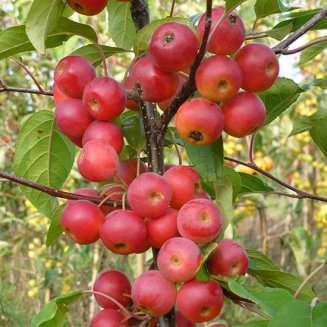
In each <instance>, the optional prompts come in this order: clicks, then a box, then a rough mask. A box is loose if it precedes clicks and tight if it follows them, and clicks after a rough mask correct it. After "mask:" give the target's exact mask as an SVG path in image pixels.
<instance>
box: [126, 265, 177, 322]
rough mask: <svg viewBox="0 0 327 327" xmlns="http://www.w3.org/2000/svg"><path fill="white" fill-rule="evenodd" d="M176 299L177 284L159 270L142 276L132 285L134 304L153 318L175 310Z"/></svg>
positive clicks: (150, 271)
mask: <svg viewBox="0 0 327 327" xmlns="http://www.w3.org/2000/svg"><path fill="white" fill-rule="evenodd" d="M175 299H176V288H175V284H174V283H173V282H171V281H169V280H168V279H166V278H165V277H164V276H163V275H162V274H161V273H160V272H159V271H158V270H149V271H147V272H145V273H143V274H141V275H140V276H138V277H137V278H136V280H135V282H134V283H133V285H132V300H133V302H134V304H135V305H136V306H138V307H139V308H140V309H141V310H142V311H144V312H146V313H148V314H150V315H151V316H153V317H158V316H162V315H165V314H166V313H168V312H169V311H170V310H171V309H172V308H173V306H174V304H175Z"/></svg>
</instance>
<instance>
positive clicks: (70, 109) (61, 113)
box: [55, 99, 93, 138]
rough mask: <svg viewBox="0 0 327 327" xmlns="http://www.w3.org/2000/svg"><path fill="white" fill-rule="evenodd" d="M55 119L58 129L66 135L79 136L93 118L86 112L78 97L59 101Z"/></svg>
mask: <svg viewBox="0 0 327 327" xmlns="http://www.w3.org/2000/svg"><path fill="white" fill-rule="evenodd" d="M55 120H56V123H57V125H58V128H59V129H60V131H61V132H62V133H63V134H65V135H66V136H68V137H72V138H79V137H81V136H82V135H83V134H84V131H85V130H86V129H87V128H88V126H89V125H90V124H91V123H92V121H93V118H92V117H91V116H90V114H89V113H88V111H87V109H86V108H85V106H84V105H83V102H82V100H80V99H68V100H64V101H61V102H60V103H59V104H58V105H57V106H56V109H55Z"/></svg>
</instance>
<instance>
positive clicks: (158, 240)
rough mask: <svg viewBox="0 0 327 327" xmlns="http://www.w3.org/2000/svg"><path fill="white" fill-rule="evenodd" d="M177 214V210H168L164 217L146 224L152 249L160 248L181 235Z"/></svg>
mask: <svg viewBox="0 0 327 327" xmlns="http://www.w3.org/2000/svg"><path fill="white" fill-rule="evenodd" d="M177 213H178V211H177V210H175V209H173V208H168V210H167V212H166V213H164V214H163V215H162V216H160V217H158V218H156V219H150V220H148V221H147V222H146V226H147V230H148V239H149V241H150V244H151V246H152V247H154V248H160V247H161V246H162V245H163V244H164V243H165V242H166V241H167V240H169V239H170V238H172V237H175V236H178V235H179V233H178V230H177Z"/></svg>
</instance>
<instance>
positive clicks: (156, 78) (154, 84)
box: [131, 55, 178, 102]
mask: <svg viewBox="0 0 327 327" xmlns="http://www.w3.org/2000/svg"><path fill="white" fill-rule="evenodd" d="M131 80H132V85H133V90H135V92H136V93H140V96H141V98H142V99H143V100H145V101H149V102H160V101H163V100H166V99H168V98H170V97H171V96H173V95H174V93H175V91H176V89H177V86H178V74H177V73H174V72H165V71H163V70H162V69H160V68H159V67H158V66H156V65H155V64H154V62H153V58H152V56H151V55H145V56H144V57H142V58H141V59H140V60H138V61H137V62H136V63H135V65H134V67H133V69H132V71H131Z"/></svg>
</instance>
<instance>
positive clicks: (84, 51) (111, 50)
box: [71, 44, 129, 67]
mask: <svg viewBox="0 0 327 327" xmlns="http://www.w3.org/2000/svg"><path fill="white" fill-rule="evenodd" d="M101 48H102V51H103V53H104V55H105V57H106V58H108V57H111V56H113V55H115V54H118V53H125V52H129V51H128V50H125V49H122V48H115V47H108V46H106V45H102V46H101ZM71 54H72V55H77V56H83V57H84V58H86V59H87V60H88V61H90V62H91V63H92V65H93V66H94V67H96V66H99V65H101V64H102V58H101V56H100V53H99V50H98V49H97V47H96V46H95V45H94V44H88V45H85V46H84V47H81V48H78V49H76V50H75V51H74V52H72V53H71Z"/></svg>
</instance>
